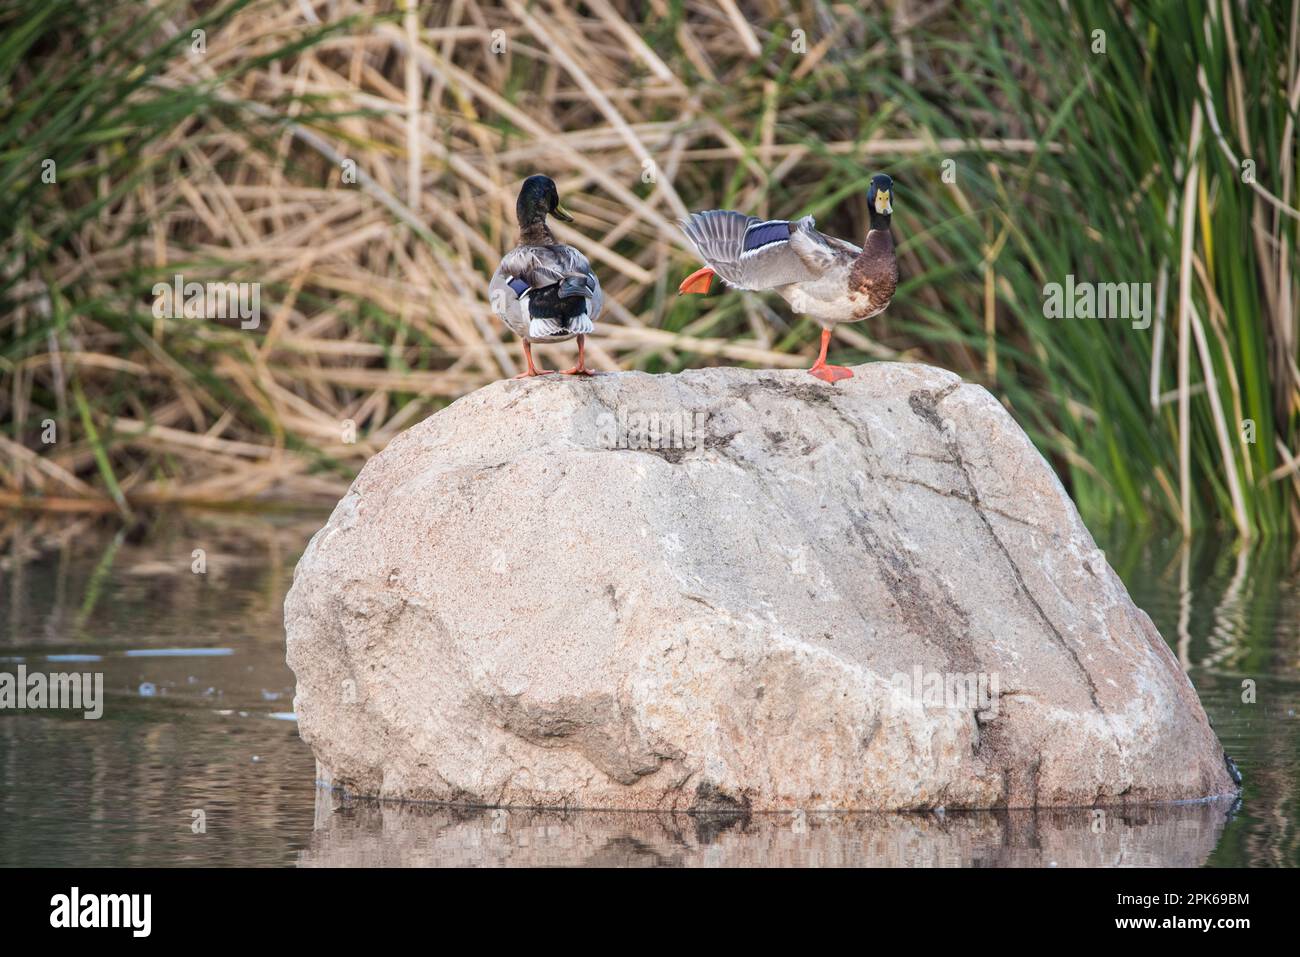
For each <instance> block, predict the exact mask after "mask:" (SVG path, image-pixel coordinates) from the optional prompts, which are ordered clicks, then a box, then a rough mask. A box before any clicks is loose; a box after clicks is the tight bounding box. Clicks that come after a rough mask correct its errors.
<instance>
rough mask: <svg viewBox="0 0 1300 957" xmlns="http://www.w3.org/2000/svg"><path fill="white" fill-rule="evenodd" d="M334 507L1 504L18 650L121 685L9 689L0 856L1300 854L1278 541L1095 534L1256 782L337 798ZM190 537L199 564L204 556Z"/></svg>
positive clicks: (10, 651) (754, 860)
mask: <svg viewBox="0 0 1300 957" xmlns="http://www.w3.org/2000/svg"><path fill="white" fill-rule="evenodd" d="M323 520H324V516H323V515H311V516H306V517H285V516H252V515H246V514H235V513H232V514H187V513H178V512H177V513H161V514H158V515H155V516H152V517H150V518H148V519H146V520H144V521H143V522H142V523H141V524H139V525H136V526H133V527H131V528H129V529H123V528H122V527H121V526H120V525H119V524H118V523H116V521H114V520H112V519H106V518H67V517H60V518H54V517H48V516H46V517H32V516H22V517H20V516H17V515H13V514H9V515H6V516H4V517H0V659H4V660H0V670H7V671H10V672H15V671H16V669H17V668H18V667H19V665H23V666H25V667H27V668H28V669H30V670H32V671H37V670H40V671H65V672H66V671H102V672H103V673H104V676H105V679H104V680H105V693H106V696H107V704H106V706H105V710H104V716H103V718H102V719H100V720H97V721H87V720H84V719H83V718H81V717H80V715H79V714H75V713H71V712H51V711H13V710H8V711H0V864H4V865H10V866H12V865H36V866H52V865H68V866H104V865H147V864H155V865H186V864H206V865H236V864H242V865H289V866H293V865H298V866H338V865H369V864H382V865H497V864H550V865H556V864H560V865H566V864H567V865H633V866H670V867H680V866H716V865H733V864H770V865H779V864H788V865H794V864H801V865H845V864H857V865H908V866H917V865H927V866H933V865H939V866H1001V865H1013V866H1014V865H1028V866H1052V865H1057V866H1075V865H1088V866H1109V865H1135V866H1142V865H1173V866H1240V865H1270V866H1273V865H1285V866H1295V865H1297V864H1300V838H1298V837H1297V831H1296V825H1295V822H1296V820H1297V812H1300V798H1298V797H1297V790H1298V789H1300V724H1298V723H1297V719H1296V710H1297V705H1298V702H1297V697H1300V696H1298V695H1297V683H1298V682H1297V678H1298V677H1300V562H1298V561H1297V556H1296V555H1295V554H1293V553H1290V554H1289V553H1288V552H1287V551H1286V550H1284V549H1282V548H1278V547H1273V548H1266V549H1261V550H1256V551H1254V552H1252V553H1251V554H1249V555H1244V554H1243V555H1237V554H1234V553H1232V552H1231V551H1230V550H1228V549H1227V548H1223V547H1220V546H1219V545H1218V544H1216V543H1213V542H1208V541H1207V542H1202V543H1201V544H1200V545H1198V547H1197V548H1196V549H1195V550H1194V551H1192V552H1191V553H1188V552H1185V551H1181V550H1180V549H1178V548H1177V546H1176V544H1175V543H1173V542H1172V541H1170V540H1166V539H1161V538H1152V537H1143V536H1135V535H1133V534H1131V533H1129V532H1126V531H1124V530H1114V531H1109V532H1107V533H1105V534H1103V535H1102V536H1101V538H1102V542H1103V544H1107V543H1109V544H1110V546H1111V548H1110V550H1109V551H1108V557H1109V558H1110V560H1111V562H1112V564H1114V565H1115V567H1116V569H1117V571H1118V572H1119V573H1120V575H1121V576H1122V577H1123V578H1124V580H1125V581H1126V582H1127V583H1128V585H1129V588H1130V590H1131V591H1132V593H1133V597H1134V599H1135V600H1136V601H1137V602H1138V604H1140V605H1141V606H1142V607H1144V608H1145V609H1146V610H1147V611H1148V612H1149V613H1150V614H1151V616H1152V617H1153V618H1154V619H1155V621H1156V624H1157V625H1158V626H1159V627H1160V630H1161V632H1162V634H1164V635H1165V636H1166V638H1167V639H1168V640H1169V641H1170V643H1171V645H1172V646H1173V647H1174V649H1175V651H1176V653H1177V654H1178V656H1179V658H1180V660H1182V661H1183V662H1184V665H1185V666H1186V667H1188V668H1189V671H1190V674H1191V677H1192V681H1193V682H1194V684H1195V685H1196V687H1197V690H1198V691H1199V692H1200V695H1201V699H1202V701H1203V702H1204V703H1205V706H1206V710H1207V711H1208V712H1209V714H1210V718H1211V720H1212V721H1213V722H1214V725H1215V728H1216V730H1217V731H1218V733H1219V736H1220V738H1221V739H1222V740H1223V743H1224V746H1225V748H1226V749H1227V751H1228V753H1229V754H1231V755H1232V756H1233V757H1234V758H1235V759H1236V761H1237V763H1238V765H1239V766H1240V768H1241V771H1242V773H1243V775H1244V776H1245V792H1244V794H1243V799H1242V801H1241V803H1240V806H1239V807H1236V808H1234V807H1233V806H1232V805H1231V804H1230V803H1226V802H1216V803H1210V804H1192V805H1181V806H1174V807H1156V808H1139V809H1130V810H1124V811H1119V810H1108V811H1107V812H1106V814H1105V816H1104V818H1101V819H1099V818H1098V817H1097V816H1096V815H1094V813H1093V812H1092V811H1090V810H1087V809H1071V810H1052V811H1046V810H1045V811H1037V812H1033V811H1016V812H964V813H956V812H950V813H948V814H946V815H936V814H900V815H888V814H857V815H851V814H815V813H810V814H808V815H788V814H771V815H768V814H755V815H752V816H748V817H737V816H694V815H687V814H654V813H606V812H551V811H523V810H511V811H509V812H504V811H499V810H498V811H493V810H477V809H463V808H448V807H437V806H403V805H391V804H389V805H380V804H377V803H375V802H369V801H345V800H341V799H339V798H338V797H337V796H335V795H333V794H330V793H328V792H323V791H319V790H318V789H317V788H316V787H315V786H314V784H313V779H314V773H315V767H314V762H313V759H312V755H311V752H310V750H309V749H308V748H307V746H306V745H304V744H303V743H302V741H300V740H299V738H298V735H297V729H296V725H295V723H294V721H293V716H292V707H293V675H292V673H291V672H290V671H289V670H288V668H287V667H286V666H285V664H284V635H283V630H282V622H281V603H282V601H283V596H284V593H285V591H286V590H287V589H288V587H289V583H290V581H291V579H292V573H293V566H294V563H295V562H296V560H297V557H298V555H299V554H300V552H301V550H302V548H303V547H304V545H305V544H306V541H307V539H308V538H309V537H310V536H311V534H312V533H313V532H314V531H315V530H316V528H318V527H319V526H320V524H321V523H322V522H323ZM195 549H202V550H203V558H204V560H205V561H206V568H207V570H206V573H205V574H201V575H200V574H195V573H194V572H193V571H192V565H193V563H194V562H195V561H196V559H195V556H194V551H195ZM50 656H55V660H53V661H51V660H50ZM66 656H72V657H66ZM1245 680H1250V681H1253V682H1254V688H1255V695H1256V702H1255V703H1253V704H1246V703H1243V700H1242V696H1243V684H1242V683H1243V681H1245Z"/></svg>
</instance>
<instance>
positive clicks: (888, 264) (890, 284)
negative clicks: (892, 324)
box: [849, 229, 898, 319]
mask: <svg viewBox="0 0 1300 957" xmlns="http://www.w3.org/2000/svg"><path fill="white" fill-rule="evenodd" d="M897 288H898V259H897V257H896V256H895V255H894V238H893V236H892V235H890V232H889V230H887V229H873V230H872V231H871V232H870V233H868V234H867V241H866V243H865V244H864V245H863V247H862V255H860V256H858V258H857V259H856V260H855V261H854V263H853V268H852V269H851V270H849V291H850V292H851V293H852V294H853V295H854V299H855V300H857V301H858V302H860V303H861V304H862V305H861V308H860V309H859V310H858V313H859V316H858V318H862V319H865V318H866V317H867V316H874V315H875V314H876V313H878V312H880V311H881V310H882V309H884V308H885V307H886V306H888V305H889V303H890V302H891V301H892V300H893V298H894V290H895V289H897Z"/></svg>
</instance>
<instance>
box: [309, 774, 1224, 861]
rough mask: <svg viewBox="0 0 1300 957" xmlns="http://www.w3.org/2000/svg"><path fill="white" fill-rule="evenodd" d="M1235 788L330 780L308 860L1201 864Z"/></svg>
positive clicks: (319, 798) (1220, 827)
mask: <svg viewBox="0 0 1300 957" xmlns="http://www.w3.org/2000/svg"><path fill="white" fill-rule="evenodd" d="M1229 810H1230V805H1229V804H1228V803H1226V802H1223V801H1218V802H1211V803H1201V804H1185V805H1165V806H1160V807H1149V808H1116V809H1105V810H1104V812H1103V813H1101V814H1100V815H1098V812H1097V811H1094V810H1092V809H1088V808H1078V809H1054V810H1038V811H1032V810H1026V811H972V812H949V813H948V814H946V815H937V814H846V813H818V812H809V813H808V814H806V815H799V814H795V815H791V814H753V815H692V814H672V813H663V814H658V813H654V812H628V811H571V812H558V811H545V810H537V811H535V810H523V809H514V810H510V811H508V812H503V811H501V810H493V809H488V808H461V807H448V806H445V805H418V804H395V803H384V804H381V803H379V802H375V801H359V800H351V799H344V798H342V797H340V796H339V795H338V794H337V793H334V792H330V791H327V790H321V791H319V792H318V794H317V798H316V824H315V828H314V830H313V832H312V838H311V844H310V847H309V848H308V849H306V850H304V851H303V852H302V853H301V854H300V856H299V864H300V865H301V866H304V867H372V866H382V867H430V866H452V867H481V866H505V865H509V866H514V867H519V866H581V867H735V866H741V867H745V866H754V867H757V866H809V867H846V866H848V867H854V866H863V867H1050V866H1059V867H1114V866H1121V867H1122V866H1129V867H1198V866H1201V865H1203V864H1204V863H1205V861H1206V859H1207V858H1208V857H1209V855H1210V852H1211V851H1212V850H1213V849H1214V847H1215V844H1216V843H1217V842H1218V839H1219V835H1220V833H1221V832H1222V830H1223V826H1224V823H1225V822H1226V820H1227V817H1228V813H1229Z"/></svg>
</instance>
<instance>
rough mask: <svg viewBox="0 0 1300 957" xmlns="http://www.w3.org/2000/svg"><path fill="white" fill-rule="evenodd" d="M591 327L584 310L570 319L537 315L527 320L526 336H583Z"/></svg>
mask: <svg viewBox="0 0 1300 957" xmlns="http://www.w3.org/2000/svg"><path fill="white" fill-rule="evenodd" d="M593 328H594V326H593V325H592V322H591V317H590V316H589V315H587V313H585V312H583V313H580V314H579V315H576V316H574V317H572V318H570V319H552V318H548V317H545V316H539V317H537V318H535V319H529V320H528V338H530V339H545V338H547V337H549V336H574V335H576V336H585V335H586V334H587V333H589V332H591V330H592V329H593Z"/></svg>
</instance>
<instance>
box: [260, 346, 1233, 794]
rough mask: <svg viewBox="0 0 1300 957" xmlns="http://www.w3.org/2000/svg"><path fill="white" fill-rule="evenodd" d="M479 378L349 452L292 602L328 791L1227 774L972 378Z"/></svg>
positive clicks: (786, 789)
mask: <svg viewBox="0 0 1300 957" xmlns="http://www.w3.org/2000/svg"><path fill="white" fill-rule="evenodd" d="M854 371H855V377H854V378H852V379H849V380H847V381H843V382H840V383H838V384H836V385H834V386H829V385H825V384H823V383H821V382H819V381H816V380H814V379H812V378H810V377H809V376H807V375H806V374H805V373H803V372H756V371H752V370H747V369H701V370H697V371H693V372H686V373H682V374H681V375H671V376H669V375H664V376H651V375H644V374H639V373H624V374H618V375H602V376H598V377H596V378H595V379H593V380H590V381H582V380H574V379H561V378H559V377H558V376H557V377H546V378H542V379H534V380H526V381H510V382H498V383H496V384H495V385H492V386H489V387H487V388H484V389H481V390H479V391H478V392H475V393H474V394H472V395H469V396H466V397H465V398H462V399H460V400H459V401H457V402H455V403H454V404H453V405H451V406H450V407H449V408H447V409H444V410H443V411H441V412H439V413H437V414H436V415H433V416H431V417H429V418H428V419H426V420H425V421H424V422H421V423H420V424H419V425H417V426H415V427H413V428H411V429H410V430H408V431H407V432H405V433H404V434H402V435H401V436H399V437H398V438H396V439H394V440H393V442H392V443H391V444H390V445H389V446H388V447H387V448H386V449H385V450H384V451H383V452H381V453H380V454H379V455H377V456H375V457H374V458H373V459H372V460H371V461H370V462H369V464H367V465H366V467H365V468H364V469H363V470H362V472H361V474H360V475H359V476H358V477H357V480H356V481H355V482H354V483H353V485H352V488H351V490H350V491H349V492H348V493H347V495H346V496H345V497H344V498H343V500H342V501H341V502H339V504H338V506H337V507H336V508H335V510H334V513H333V515H332V516H331V517H330V519H329V522H328V523H327V524H326V525H325V527H324V528H322V529H321V530H320V532H318V533H317V534H316V536H315V537H314V538H313V539H312V541H311V544H310V545H309V546H308V548H307V550H306V552H305V554H304V555H303V557H302V560H301V562H300V563H299V565H298V569H297V571H296V573H295V575H294V584H293V588H292V589H291V590H290V592H289V595H288V598H287V599H286V602H285V622H286V628H287V631H288V660H289V664H290V666H291V667H292V668H293V670H294V672H295V674H296V675H297V680H298V688H297V704H296V709H297V713H298V722H299V728H300V730H301V733H302V736H303V738H304V739H305V740H307V741H308V742H309V743H310V744H311V746H312V747H313V748H314V749H315V753H316V757H317V761H318V765H319V768H320V775H321V778H322V780H323V781H325V782H327V783H331V784H333V785H336V786H340V787H343V788H344V789H346V790H347V791H349V792H352V793H358V794H366V795H377V796H380V797H390V798H409V799H424V800H435V801H448V802H458V803H475V804H489V805H534V806H569V807H589V808H663V809H727V808H752V809H755V810H759V809H778V808H804V809H809V810H813V809H836V808H861V809H903V808H932V807H940V806H946V807H949V808H956V807H1003V806H1009V807H1027V806H1037V805H1097V804H1124V803H1139V802H1155V801H1173V800H1183V799H1189V798H1203V797H1207V796H1212V795H1223V794H1229V793H1232V792H1233V790H1234V785H1233V782H1232V780H1231V778H1230V777H1229V774H1228V770H1227V768H1226V766H1225V763H1224V755H1223V750H1222V748H1221V747H1220V745H1219V743H1218V741H1217V740H1216V739H1215V735H1214V732H1213V731H1212V730H1211V729H1210V726H1209V724H1208V722H1207V720H1206V717H1205V712H1204V711H1203V710H1202V708H1201V705H1200V702H1199V701H1198V699H1197V697H1196V692H1195V691H1194V690H1193V688H1192V686H1191V684H1190V682H1189V681H1188V680H1187V677H1186V675H1184V674H1183V672H1182V671H1181V669H1180V668H1179V666H1178V662H1177V661H1176V660H1175V658H1174V656H1173V655H1172V654H1171V653H1170V650H1169V648H1168V646H1167V645H1166V644H1165V642H1164V641H1163V640H1162V639H1161V637H1160V635H1159V633H1158V632H1157V631H1156V629H1155V627H1154V626H1153V625H1152V623H1151V620H1150V619H1149V618H1148V617H1147V616H1146V615H1145V614H1144V613H1143V612H1142V611H1141V610H1140V609H1138V608H1137V607H1135V606H1134V604H1133V602H1132V601H1131V600H1130V599H1129V596H1128V593H1127V592H1126V591H1125V589H1124V586H1123V584H1122V583H1121V582H1120V580H1119V578H1118V577H1117V576H1116V575H1115V573H1114V572H1113V571H1112V570H1111V568H1110V566H1109V565H1108V564H1107V563H1106V558H1105V556H1104V555H1103V554H1102V553H1101V552H1100V551H1099V550H1098V549H1097V546H1096V544H1095V543H1094V542H1093V539H1092V537H1091V536H1090V535H1089V533H1088V531H1087V529H1086V528H1085V527H1084V526H1083V523H1082V522H1081V521H1080V519H1079V515H1078V513H1077V512H1076V510H1075V508H1074V505H1073V504H1072V503H1071V501H1070V499H1069V497H1068V496H1067V495H1066V493H1065V490H1064V489H1063V488H1062V487H1061V484H1060V482H1059V481H1058V480H1057V478H1056V476H1055V474H1054V473H1053V472H1052V469H1051V468H1050V467H1049V466H1048V464H1047V463H1046V462H1045V461H1044V460H1043V458H1042V457H1041V456H1040V455H1039V454H1038V452H1037V451H1036V450H1035V449H1034V447H1033V446H1032V444H1031V443H1030V442H1029V440H1028V438H1027V437H1026V436H1025V434H1024V432H1022V431H1021V429H1020V428H1019V427H1018V426H1017V425H1016V424H1015V422H1014V421H1013V420H1012V419H1011V416H1010V415H1008V414H1007V412H1006V410H1005V409H1003V408H1002V406H1001V405H999V404H998V402H997V401H996V400H994V398H993V397H992V396H991V395H989V393H988V392H986V391H985V390H984V389H982V388H979V387H977V386H973V385H966V384H963V383H962V381H961V380H960V379H959V378H958V377H957V376H955V375H953V374H952V373H949V372H944V371H941V370H938V369H933V368H929V367H926V366H919V365H902V364H886V363H881V364H872V365H866V366H860V367H858V368H856V369H855V370H854Z"/></svg>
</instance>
